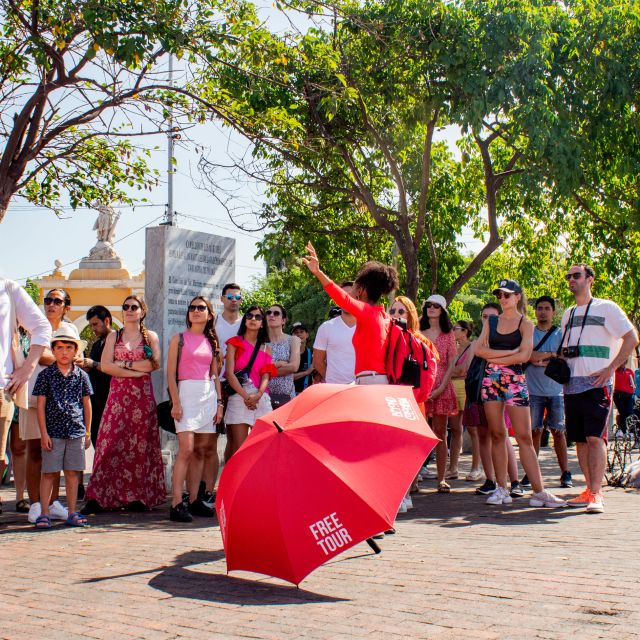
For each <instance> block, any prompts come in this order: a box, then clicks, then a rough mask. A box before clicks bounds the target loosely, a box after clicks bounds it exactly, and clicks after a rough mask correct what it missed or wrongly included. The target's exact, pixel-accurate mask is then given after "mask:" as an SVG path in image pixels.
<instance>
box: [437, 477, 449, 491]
mask: <svg viewBox="0 0 640 640" xmlns="http://www.w3.org/2000/svg"><path fill="white" fill-rule="evenodd" d="M438 493H451V487H450V486H449V484H448V483H447V482H445V481H444V480H443V481H442V482H439V483H438Z"/></svg>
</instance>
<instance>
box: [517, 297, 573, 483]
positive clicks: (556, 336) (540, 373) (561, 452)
mask: <svg viewBox="0 0 640 640" xmlns="http://www.w3.org/2000/svg"><path fill="white" fill-rule="evenodd" d="M555 310H556V303H555V300H554V299H553V298H552V297H551V296H540V297H539V298H538V299H537V300H536V305H535V311H536V320H537V323H536V326H535V328H534V331H533V352H532V354H531V358H530V359H529V366H528V367H527V369H526V372H525V375H526V377H527V386H528V387H529V409H530V411H531V429H532V430H533V434H532V435H533V446H534V447H535V450H536V453H540V440H541V438H542V433H543V431H544V429H545V427H547V428H548V429H549V430H550V431H551V433H552V434H553V446H554V449H555V452H556V457H557V459H558V465H559V467H560V472H561V476H560V486H561V487H572V486H573V481H572V478H571V471H569V460H568V456H567V438H566V433H565V422H564V398H563V394H562V385H561V384H558V383H557V382H555V380H552V379H551V378H549V377H548V376H547V375H545V373H544V370H545V367H546V366H547V364H548V362H549V358H551V357H553V356H554V355H555V353H556V351H557V349H558V347H559V346H560V340H561V339H562V332H561V330H560V327H558V326H556V325H554V324H553V316H554V314H555ZM521 484H522V486H523V487H524V488H525V489H529V488H531V484H530V483H529V479H528V478H527V476H526V475H525V476H524V477H523V478H522V483H521Z"/></svg>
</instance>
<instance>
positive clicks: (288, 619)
mask: <svg viewBox="0 0 640 640" xmlns="http://www.w3.org/2000/svg"><path fill="white" fill-rule="evenodd" d="M551 456H552V454H551V453H550V452H549V451H545V452H544V453H543V457H544V467H545V475H546V477H547V478H551V482H550V486H551V487H553V485H554V484H555V482H554V481H555V479H556V477H557V469H556V467H555V465H554V464H553V463H552V462H551ZM572 466H573V468H574V469H575V468H577V465H576V464H575V459H573V460H572ZM465 467H466V460H465V461H464V462H463V467H462V468H465ZM422 487H423V488H422V491H421V493H420V494H419V495H418V496H416V497H415V498H414V503H415V505H416V509H415V510H414V511H412V512H410V513H408V514H405V515H401V516H400V517H399V521H398V523H397V531H398V533H397V535H395V536H390V537H387V538H386V539H385V540H384V541H382V543H381V544H382V547H383V549H384V552H383V553H382V554H381V555H379V556H374V555H372V554H371V552H370V551H369V549H368V547H367V546H366V545H365V544H362V545H358V546H357V547H355V548H353V549H350V550H348V551H347V552H345V553H344V554H342V555H341V556H339V557H338V558H337V559H335V560H334V561H332V562H331V563H330V564H328V565H325V566H323V567H321V568H320V569H318V570H317V571H315V572H314V573H312V574H311V575H310V576H308V577H307V578H306V579H305V580H304V581H303V582H302V585H301V587H300V589H297V588H295V587H293V586H290V585H288V584H286V583H284V582H281V581H279V580H275V579H271V578H265V577H262V576H257V575H253V574H249V573H244V572H234V573H233V574H232V575H230V576H227V575H226V570H225V563H224V556H223V553H222V542H221V538H220V533H219V530H218V529H217V528H215V527H211V526H205V525H203V524H202V521H200V522H195V523H193V524H192V525H186V526H184V525H175V524H173V523H171V522H169V521H168V520H167V519H166V510H161V509H157V510H155V511H154V512H152V513H149V514H129V513H118V514H108V515H101V516H96V517H94V518H93V519H92V526H91V527H90V528H87V529H85V530H79V529H69V528H65V527H63V526H57V527H56V528H55V529H54V530H53V531H48V532H39V531H34V529H33V528H32V527H31V526H27V525H26V524H25V523H26V516H21V515H18V514H15V513H12V512H11V509H12V507H13V503H12V502H10V500H11V499H12V495H11V492H10V491H9V490H7V489H6V488H3V490H2V492H1V495H2V498H3V500H4V502H5V513H4V514H3V515H2V516H0V602H1V603H2V604H1V605H0V611H1V612H2V615H1V616H0V637H1V638H10V639H11V640H14V639H15V640H18V639H22V638H35V637H42V638H47V639H49V638H50V639H55V638H65V639H69V640H73V639H76V638H106V639H108V640H114V639H120V638H122V639H128V638H153V639H156V638H158V639H170V638H204V637H207V638H264V639H268V638H274V639H280V638H311V639H313V638H318V639H329V638H336V639H343V638H368V639H372V640H373V639H376V638H385V639H389V640H395V639H398V640H399V639H404V638H407V637H410V638H429V639H431V638H433V639H438V640H446V639H453V638H469V640H476V639H478V640H480V639H485V638H486V639H489V638H496V639H498V638H499V639H500V640H506V639H508V638H552V639H554V640H562V639H565V638H566V639H569V638H570V639H571V640H574V638H576V637H581V638H588V639H591V638H615V639H616V640H622V639H626V638H640V600H639V598H638V591H639V585H640V580H639V579H638V576H640V554H639V553H638V549H640V509H639V508H638V507H639V505H640V495H639V494H638V492H634V491H625V490H621V489H615V490H613V489H607V490H606V491H605V496H606V507H607V511H606V513H605V514H604V515H602V516H596V515H586V514H584V513H582V512H581V511H574V510H572V511H569V510H561V511H548V510H542V509H530V508H529V507H527V506H526V504H525V502H524V501H523V500H520V501H515V503H514V505H513V506H511V507H504V508H502V507H501V508H495V507H493V508H489V507H487V506H485V505H484V504H483V500H482V499H481V498H479V497H476V496H474V495H472V488H473V487H472V485H471V483H465V482H463V481H458V482H454V483H453V487H454V489H453V492H452V493H451V494H450V495H439V494H437V493H435V492H434V483H433V481H431V482H430V483H429V482H425V483H423V485H422ZM558 493H559V494H561V495H573V494H575V492H572V491H568V490H567V491H563V490H559V491H558Z"/></svg>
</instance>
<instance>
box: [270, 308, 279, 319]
mask: <svg viewBox="0 0 640 640" xmlns="http://www.w3.org/2000/svg"><path fill="white" fill-rule="evenodd" d="M267 315H268V316H275V317H276V318H277V317H278V316H279V315H280V309H269V311H267Z"/></svg>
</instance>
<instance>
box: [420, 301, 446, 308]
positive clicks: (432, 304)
mask: <svg viewBox="0 0 640 640" xmlns="http://www.w3.org/2000/svg"><path fill="white" fill-rule="evenodd" d="M424 308H425V309H442V307H441V306H440V305H439V304H437V303H436V302H425V303H424Z"/></svg>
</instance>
